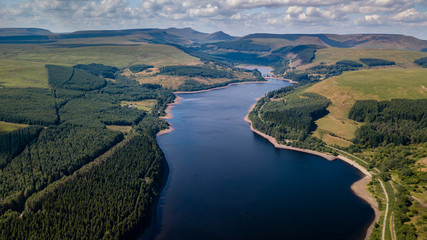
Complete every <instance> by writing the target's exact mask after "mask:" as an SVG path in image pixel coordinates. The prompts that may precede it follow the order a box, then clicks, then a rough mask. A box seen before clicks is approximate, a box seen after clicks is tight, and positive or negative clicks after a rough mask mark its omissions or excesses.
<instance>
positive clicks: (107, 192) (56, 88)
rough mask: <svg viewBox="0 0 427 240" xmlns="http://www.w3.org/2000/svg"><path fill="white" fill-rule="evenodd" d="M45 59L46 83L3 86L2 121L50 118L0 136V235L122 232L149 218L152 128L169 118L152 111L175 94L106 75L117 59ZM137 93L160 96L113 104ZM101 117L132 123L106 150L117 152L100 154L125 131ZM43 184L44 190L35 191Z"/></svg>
mask: <svg viewBox="0 0 427 240" xmlns="http://www.w3.org/2000/svg"><path fill="white" fill-rule="evenodd" d="M47 68H48V69H49V71H48V73H49V82H50V84H51V86H52V87H53V89H36V88H28V89H24V88H22V89H12V88H4V89H0V119H1V120H3V121H10V122H19V123H27V124H38V125H42V126H48V128H41V127H32V126H31V127H29V128H24V129H20V130H17V131H14V132H10V133H8V134H4V135H0V143H1V146H0V164H1V167H2V169H1V174H0V238H1V239H29V238H33V237H36V238H39V239H46V238H47V239H58V238H59V239H61V238H62V239H70V238H76V239H81V238H84V239H97V238H107V239H110V238H112V239H117V238H122V239H126V238H127V237H129V234H132V233H133V231H134V230H135V229H141V228H140V227H141V224H142V223H144V222H145V221H147V220H148V219H149V217H148V216H147V214H148V212H149V210H150V205H151V202H152V199H153V197H154V196H155V195H156V194H157V191H158V189H159V184H160V182H161V181H160V177H159V176H160V175H161V173H163V165H162V163H160V162H159V161H163V160H164V158H163V155H162V153H161V151H160V149H159V148H158V146H157V145H156V143H155V139H154V138H153V137H152V136H154V135H155V133H156V132H157V131H159V130H161V129H163V128H166V127H167V126H168V124H167V122H165V121H164V120H160V119H158V116H159V114H161V113H162V112H163V111H164V109H165V107H166V104H167V103H170V102H172V101H173V100H174V98H175V96H174V95H173V93H172V91H171V90H167V89H164V88H162V87H161V86H160V85H156V84H143V85H140V84H139V83H138V82H136V81H135V80H133V79H128V78H126V77H124V76H120V75H117V77H116V80H115V81H114V82H111V81H108V82H107V81H105V80H104V79H103V78H102V77H104V76H108V74H113V72H114V71H116V69H115V68H114V67H109V66H104V65H98V64H89V65H78V66H74V67H70V68H68V67H61V66H52V65H50V66H47ZM98 79H101V80H102V81H98ZM101 82H102V84H101V85H100V84H99V83H101ZM144 99H156V102H157V103H158V104H157V105H156V106H155V107H154V109H153V110H152V111H151V113H149V114H148V113H146V112H144V111H141V110H137V109H131V108H128V107H122V106H120V104H121V102H122V101H140V100H144ZM106 124H107V125H112V124H113V125H129V126H133V128H134V129H133V130H132V131H131V132H130V133H126V135H127V136H128V138H129V139H132V140H130V142H125V141H128V140H124V141H123V142H122V143H121V144H120V147H118V146H117V149H119V150H115V151H116V152H115V155H114V156H113V157H111V156H112V154H113V153H114V151H111V152H109V153H108V154H104V153H106V151H108V150H110V149H111V148H112V147H113V146H116V145H117V143H119V142H120V141H122V140H123V139H124V135H123V134H122V133H120V132H116V131H111V130H108V129H107V128H106V127H105V125H106ZM139 135H143V136H139ZM102 154H104V155H103V156H102V158H103V159H105V160H102V161H101V162H100V163H99V162H97V163H96V164H99V165H95V166H96V167H94V169H91V170H90V171H83V172H84V173H85V174H86V175H85V176H74V175H72V174H74V173H76V171H77V170H79V169H81V168H82V167H86V166H89V165H88V164H89V163H90V164H92V161H94V160H95V159H96V158H97V157H98V156H100V155H102ZM104 161H106V162H104ZM91 166H92V165H91ZM113 168H114V170H113ZM95 172H96V174H95ZM92 174H94V175H93V176H94V177H93V179H92V180H90V181H89V180H88V176H92ZM65 179H66V180H65ZM106 182H107V183H111V184H106ZM59 183H60V184H59ZM86 183H87V184H88V185H86ZM47 188H48V189H49V191H48V194H44V195H43V194H42V195H43V197H41V198H39V197H37V198H36V197H32V196H36V195H34V193H42V191H44V190H46V189H47ZM61 191H65V192H61ZM93 194H96V196H97V197H98V198H94V196H93ZM37 196H39V195H37ZM76 196H79V197H80V198H79V197H77V198H75V197H76ZM105 196H110V198H112V199H110V198H106V197H105ZM30 197H32V198H31V201H27V199H28V198H30ZM62 197H63V198H62ZM59 198H61V199H62V200H60V201H59V202H58V201H57V199H59ZM82 198H85V199H82ZM104 201H105V202H104ZM24 207H25V210H24ZM86 207H89V208H86ZM71 209H73V210H75V211H78V214H77V213H76V212H73V211H71ZM30 210H32V211H35V212H36V211H39V212H38V213H32V212H28V211H30ZM22 211H23V214H22V216H21V217H19V215H20V214H21V212H22ZM58 212H61V214H59V215H58V214H57V213H58ZM76 214H77V215H76ZM53 215H55V217H53ZM94 217H95V218H94ZM53 219H55V220H54V221H55V224H52V222H51V221H52V220H53ZM104 220H105V221H104ZM38 226H43V227H41V228H39V227H38ZM70 226H73V227H70ZM98 227H99V228H98ZM47 228H49V229H50V230H46V229H47ZM62 233H64V234H62Z"/></svg>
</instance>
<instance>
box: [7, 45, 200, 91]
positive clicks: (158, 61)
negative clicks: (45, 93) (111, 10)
mask: <svg viewBox="0 0 427 240" xmlns="http://www.w3.org/2000/svg"><path fill="white" fill-rule="evenodd" d="M89 63H101V64H105V65H109V66H114V67H119V68H122V67H126V66H130V65H134V64H150V65H154V66H156V67H160V66H168V65H185V64H198V63H201V62H200V60H199V59H198V58H195V57H192V56H190V55H188V54H186V53H184V52H182V51H181V50H179V49H177V48H175V47H172V46H168V45H161V44H144V45H134V46H90V47H73V48H70V47H54V46H50V47H49V46H42V45H0V86H4V87H42V88H47V87H49V85H48V83H47V71H46V69H45V68H44V66H45V65H46V64H56V65H64V66H73V65H76V64H89Z"/></svg>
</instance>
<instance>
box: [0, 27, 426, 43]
mask: <svg viewBox="0 0 427 240" xmlns="http://www.w3.org/2000/svg"><path fill="white" fill-rule="evenodd" d="M171 28H173V29H192V30H193V31H196V32H200V33H205V34H214V33H217V32H223V33H225V34H228V35H230V36H232V37H237V38H239V37H245V36H248V35H252V34H275V35H282V34H288V35H321V34H324V35H396V36H398V35H400V36H409V37H414V38H417V39H420V40H424V41H427V39H423V38H418V37H416V36H413V35H407V34H401V33H379V32H377V33H364V32H359V33H331V32H319V33H303V32H300V33H298V32H292V33H272V32H252V33H248V34H245V35H233V34H229V33H228V32H225V31H223V30H218V31H215V32H204V31H200V30H197V29H194V28H193V27H165V28H150V27H147V28H121V29H76V30H74V31H65V32H55V31H52V30H50V29H48V28H39V27H2V28H0V29H40V30H47V31H50V32H51V33H53V34H70V33H75V32H84V31H125V30H143V29H158V30H166V29H171Z"/></svg>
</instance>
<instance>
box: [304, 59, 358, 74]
mask: <svg viewBox="0 0 427 240" xmlns="http://www.w3.org/2000/svg"><path fill="white" fill-rule="evenodd" d="M361 67H363V65H362V64H360V63H357V62H354V61H351V60H342V61H338V62H336V63H335V64H332V65H326V64H322V63H321V64H319V65H316V66H313V67H310V68H308V69H307V72H309V73H310V74H322V75H324V78H330V77H333V76H338V75H341V74H342V73H343V72H346V71H355V70H359V69H360V68H361Z"/></svg>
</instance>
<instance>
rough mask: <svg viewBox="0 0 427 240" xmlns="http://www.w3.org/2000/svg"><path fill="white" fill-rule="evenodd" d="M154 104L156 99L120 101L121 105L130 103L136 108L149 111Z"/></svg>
mask: <svg viewBox="0 0 427 240" xmlns="http://www.w3.org/2000/svg"><path fill="white" fill-rule="evenodd" d="M156 104H157V100H156V99H145V100H142V101H137V102H130V101H122V102H121V103H120V105H121V106H129V105H132V106H133V107H135V108H136V109H138V110H144V111H147V112H149V111H151V109H153V107H154V106H156Z"/></svg>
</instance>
